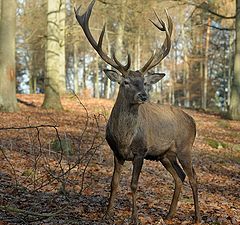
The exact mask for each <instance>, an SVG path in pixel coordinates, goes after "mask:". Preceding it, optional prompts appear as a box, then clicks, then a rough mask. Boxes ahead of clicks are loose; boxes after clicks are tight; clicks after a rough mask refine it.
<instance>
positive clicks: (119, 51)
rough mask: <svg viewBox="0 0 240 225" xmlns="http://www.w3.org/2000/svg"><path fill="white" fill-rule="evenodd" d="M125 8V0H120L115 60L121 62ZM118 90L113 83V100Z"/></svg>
mask: <svg viewBox="0 0 240 225" xmlns="http://www.w3.org/2000/svg"><path fill="white" fill-rule="evenodd" d="M126 8H127V0H122V3H121V10H122V11H121V14H120V19H119V24H118V31H117V39H116V49H115V50H116V56H117V58H118V59H119V60H120V61H122V59H123V37H124V29H125V22H126ZM118 90H119V84H118V83H117V82H116V83H115V88H114V93H113V98H114V99H116V98H117V94H118Z"/></svg>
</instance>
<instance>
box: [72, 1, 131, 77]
mask: <svg viewBox="0 0 240 225" xmlns="http://www.w3.org/2000/svg"><path fill="white" fill-rule="evenodd" d="M95 2H96V0H93V1H92V2H91V3H90V5H89V6H88V9H87V11H86V12H85V13H84V14H83V15H81V16H80V15H79V11H80V8H81V6H79V7H78V8H77V9H75V8H74V11H75V16H76V19H77V21H78V23H79V25H80V26H81V27H82V29H83V32H84V33H85V35H86V37H87V39H88V41H89V42H90V44H91V45H92V47H93V48H94V49H95V50H96V51H97V53H98V54H99V55H100V57H101V58H102V59H103V60H104V61H105V62H106V63H108V64H110V65H111V66H112V67H114V68H115V69H117V70H118V71H119V72H121V73H122V74H123V76H125V75H126V74H127V71H128V70H129V68H130V66H131V58H130V55H129V54H128V61H127V64H126V65H125V66H124V65H122V64H121V63H120V62H119V61H118V60H117V58H116V56H115V53H114V54H113V59H111V58H110V57H109V56H108V55H107V54H106V53H104V51H103V49H102V42H103V37H104V33H105V25H106V24H105V25H104V26H103V29H102V32H101V34H100V37H99V40H98V43H97V42H96V41H95V39H94V38H93V36H92V34H91V31H90V30H89V24H88V22H89V18H90V16H91V13H92V9H93V6H94V4H95Z"/></svg>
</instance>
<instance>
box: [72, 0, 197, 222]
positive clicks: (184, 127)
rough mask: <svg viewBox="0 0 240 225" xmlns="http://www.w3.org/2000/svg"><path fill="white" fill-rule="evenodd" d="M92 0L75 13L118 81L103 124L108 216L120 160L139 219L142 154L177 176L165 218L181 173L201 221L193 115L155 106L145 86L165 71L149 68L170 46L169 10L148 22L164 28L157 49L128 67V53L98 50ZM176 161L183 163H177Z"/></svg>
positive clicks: (172, 208) (134, 213)
mask: <svg viewBox="0 0 240 225" xmlns="http://www.w3.org/2000/svg"><path fill="white" fill-rule="evenodd" d="M94 3H95V0H93V1H92V2H91V3H90V5H89V6H88V9H87V11H86V12H85V13H84V14H83V15H79V11H80V7H79V8H78V9H77V10H75V15H76V19H77V21H78V23H79V24H80V26H81V27H82V29H83V31H84V33H85V35H86V37H87V39H88V41H89V42H90V44H91V45H92V47H93V48H94V49H95V50H96V51H97V52H98V54H99V55H100V56H101V58H102V59H103V60H104V61H105V62H106V63H108V64H109V65H111V66H112V67H113V68H115V69H116V70H117V71H119V72H120V74H119V73H118V72H116V71H114V70H104V72H105V74H106V76H107V77H108V78H109V79H110V80H111V81H113V82H118V83H119V84H120V88H119V92H118V96H117V99H116V102H115V104H114V107H113V109H112V112H111V115H110V118H109V120H108V123H107V128H106V140H107V142H108V144H109V146H110V147H111V149H112V151H113V153H114V172H113V177H112V182H111V194H110V198H109V204H108V208H107V212H106V215H107V216H109V215H110V212H111V211H112V209H113V202H114V199H115V197H116V192H117V187H118V185H119V180H120V174H121V170H122V166H123V164H124V162H125V161H126V160H127V161H132V163H133V172H132V179H131V191H132V222H133V223H134V224H138V216H137V206H136V191H137V186H138V179H139V175H140V172H141V169H142V166H143V161H144V159H149V160H155V161H160V162H161V163H162V164H163V166H164V167H165V168H166V169H167V171H169V173H170V174H171V175H172V177H173V178H174V181H175V189H174V194H173V198H172V202H171V205H170V210H169V212H168V214H167V219H169V218H171V217H172V216H173V215H174V213H175V212H176V207H177V202H178V199H179V195H180V192H181V189H182V185H183V181H184V179H185V176H186V175H185V173H186V174H187V176H188V178H189V182H190V185H191V188H192V192H193V199H194V206H195V222H196V223H198V222H199V221H200V212H199V204H198V190H197V179H196V174H195V172H194V169H193V166H192V159H191V158H192V156H191V154H192V153H191V151H192V146H193V142H194V139H195V136H196V126H195V122H194V120H193V118H192V117H190V116H189V115H188V114H186V113H185V112H183V111H182V110H180V109H178V108H174V107H171V106H165V105H158V104H154V103H150V102H149V101H148V99H149V96H148V91H147V89H148V88H149V86H151V85H152V84H155V83H157V82H158V81H159V80H161V79H162V78H163V77H164V75H165V74H163V73H150V72H148V71H149V70H150V69H152V68H153V67H155V66H156V65H158V64H159V63H160V62H161V61H162V60H163V59H164V58H165V57H166V56H167V54H168V53H169V51H170V48H171V34H172V29H173V24H172V19H171V17H170V16H169V15H168V14H167V11H166V15H167V21H168V24H167V25H166V24H165V23H164V22H163V20H161V19H160V18H159V17H158V16H157V14H156V13H155V14H156V17H157V19H158V22H159V24H157V23H155V22H153V21H151V22H152V23H153V24H154V25H155V26H156V27H157V28H158V29H159V30H160V31H163V32H165V35H166V39H165V41H164V43H163V45H162V46H161V48H160V49H158V51H156V52H155V53H153V55H152V56H151V57H150V59H149V60H148V61H147V63H146V64H145V65H144V66H143V67H142V68H141V69H140V70H137V71H132V70H130V69H129V68H130V65H131V58H130V56H129V55H128V60H127V64H126V65H123V64H122V63H121V62H119V60H118V59H117V58H116V56H115V54H113V58H111V57H109V56H108V55H107V54H106V53H105V52H104V51H103V49H102V42H103V37H104V32H105V26H104V27H103V29H102V32H101V34H100V37H99V40H98V42H96V41H95V39H94V38H93V36H92V34H91V32H90V30H89V24H88V23H89V18H90V16H91V12H92V9H93V6H94ZM179 163H180V164H181V166H182V167H180V165H179Z"/></svg>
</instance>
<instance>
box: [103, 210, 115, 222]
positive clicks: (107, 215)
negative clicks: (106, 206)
mask: <svg viewBox="0 0 240 225" xmlns="http://www.w3.org/2000/svg"><path fill="white" fill-rule="evenodd" d="M102 220H103V221H113V213H111V212H109V211H107V212H106V213H105V214H104V215H103V217H102Z"/></svg>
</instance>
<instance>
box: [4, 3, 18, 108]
mask: <svg viewBox="0 0 240 225" xmlns="http://www.w3.org/2000/svg"><path fill="white" fill-rule="evenodd" d="M15 35H16V1H15V0H2V1H1V19H0V111H5V112H15V111H17V110H18V106H17V99H16V68H15Z"/></svg>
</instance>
